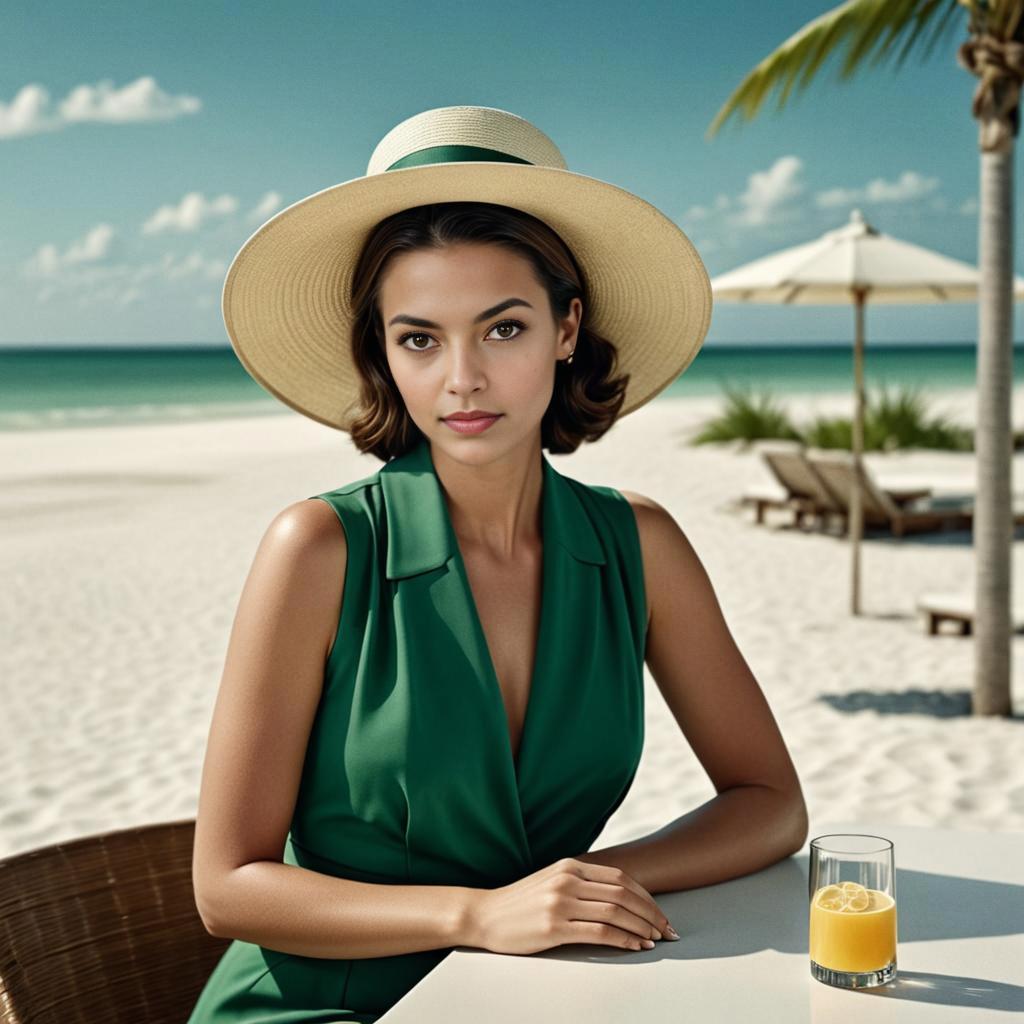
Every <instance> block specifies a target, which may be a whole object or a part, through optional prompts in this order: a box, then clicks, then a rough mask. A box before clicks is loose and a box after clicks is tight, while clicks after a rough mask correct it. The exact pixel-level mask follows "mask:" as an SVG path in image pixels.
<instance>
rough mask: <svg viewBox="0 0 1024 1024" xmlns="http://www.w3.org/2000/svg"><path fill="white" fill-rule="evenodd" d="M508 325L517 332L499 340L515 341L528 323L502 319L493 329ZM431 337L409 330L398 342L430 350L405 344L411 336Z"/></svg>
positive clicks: (414, 349)
mask: <svg viewBox="0 0 1024 1024" xmlns="http://www.w3.org/2000/svg"><path fill="white" fill-rule="evenodd" d="M508 327H514V328H515V329H516V331H517V333H516V334H511V335H503V336H499V337H498V338H497V339H496V340H497V341H513V340H514V339H516V338H518V337H519V334H521V333H522V332H523V331H525V330H526V324H524V323H523V322H522V321H521V320H501V321H499V322H498V323H496V324H495V325H494V326H493V327H492V328H491V331H497V330H501V329H505V328H508ZM429 337H430V335H429V334H424V333H423V332H422V331H408V332H407V333H405V334H403V335H402V336H401V337H400V338H399V339H398V344H399V345H400V346H401V347H402V348H407V349H409V351H410V352H429V351H430V348H429V347H428V346H421V345H406V344H405V343H406V342H407V341H408V340H409V339H411V338H429ZM488 337H490V335H489V334H488Z"/></svg>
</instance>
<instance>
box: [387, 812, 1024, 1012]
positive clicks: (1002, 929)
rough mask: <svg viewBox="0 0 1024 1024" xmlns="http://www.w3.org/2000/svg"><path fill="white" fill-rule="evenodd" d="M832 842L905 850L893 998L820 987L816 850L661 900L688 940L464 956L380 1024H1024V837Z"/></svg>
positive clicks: (908, 834)
mask: <svg viewBox="0 0 1024 1024" xmlns="http://www.w3.org/2000/svg"><path fill="white" fill-rule="evenodd" d="M830 832H861V833H867V834H871V835H879V836H885V837H887V838H889V839H891V840H892V841H893V843H894V846H895V859H896V908H897V933H898V941H897V977H896V979H895V980H894V981H893V982H891V983H890V984H888V985H883V986H880V987H878V988H874V989H859V990H850V989H837V988H833V987H831V986H829V985H825V984H823V983H822V982H819V981H816V980H815V979H814V978H812V977H811V974H810V963H809V958H808V950H807V922H808V904H807V868H808V845H805V846H804V848H803V850H802V851H801V852H800V853H798V854H796V855H794V856H793V857H789V858H787V859H786V860H784V861H780V862H779V863H778V864H774V865H772V866H771V867H769V868H766V869H765V870H763V871H759V872H757V873H756V874H753V875H747V876H745V877H743V878H738V879H733V880H732V881H729V882H723V883H720V884H718V885H712V886H705V887H704V888H701V889H691V890H684V891H682V892H677V893H660V894H656V895H655V899H656V900H657V902H658V904H659V905H660V906H661V907H662V908H663V909H664V910H665V912H666V914H667V916H668V918H669V920H670V921H672V922H673V924H675V926H676V928H677V930H678V931H679V932H680V934H681V936H682V938H681V939H680V940H679V941H678V942H669V941H663V942H659V943H657V945H656V946H655V948H654V949H652V950H650V951H647V950H641V951H639V952H636V953H632V952H627V951H624V950H618V951H616V950H612V949H611V948H610V947H602V946H595V945H584V944H575V945H572V946H558V947H555V948H554V949H551V950H546V951H544V952H542V953H536V954H534V955H532V956H507V955H503V954H497V953H491V952H489V951H487V950H481V949H473V948H463V947H459V948H457V949H455V950H454V951H453V952H451V953H450V954H449V955H448V956H447V957H445V959H444V960H443V961H442V962H441V963H440V964H439V965H438V966H437V967H436V968H435V969H434V970H433V971H431V972H430V974H428V975H427V976H426V977H425V978H424V979H423V980H422V981H421V982H420V983H419V984H418V985H417V986H416V987H415V988H414V989H412V991H410V992H409V993H407V994H406V996H405V997H404V998H403V999H401V1000H400V1001H399V1002H398V1003H396V1004H395V1006H393V1007H392V1008H391V1010H389V1011H388V1012H387V1013H386V1014H384V1015H383V1016H382V1017H381V1018H380V1021H381V1022H382V1024H405V1022H410V1024H411V1022H416V1024H427V1022H430V1024H432V1022H435V1021H437V1022H440V1021H444V1022H445V1024H458V1022H461V1021H465V1022H467V1024H470V1022H472V1024H481V1022H487V1024H504V1022H506V1021H507V1022H512V1021H514V1022H516V1024H523V1022H525V1021H529V1022H530V1024H548V1022H551V1024H554V1022H558V1024H571V1022H576V1021H583V1022H587V1024H591V1022H595V1024H596V1022H605V1021H608V1022H615V1024H626V1022H628V1024H633V1022H638V1024H642V1022H647V1021H669V1020H671V1021H674V1022H680V1024H683V1022H685V1024H699V1022H719V1021H721V1022H729V1024H746V1022H754V1021H756V1022H758V1024H769V1022H780V1024H781V1022H785V1024H801V1022H805V1021H806V1022H814V1024H826V1022H827V1024H845V1022H850V1024H865V1022H867V1024H876V1022H878V1024H881V1022H884V1021H899V1022H903V1021H929V1022H930V1021H934V1022H943V1024H947V1022H950V1021H953V1022H956V1021H964V1022H965V1024H970V1022H974V1021H990V1020H991V1021H1001V1022H1003V1024H1008V1022H1009V1021H1010V1020H1012V1019H1014V1018H1015V1017H1016V1016H1017V1014H1022V1013H1024V832H1014V833H1009V832H968V831H963V832H961V831H952V830H947V829H932V828H915V827H908V826H896V825H886V824H881V823H876V822H858V823H855V824H851V823H849V822H841V823H839V824H829V823H821V822H815V823H814V824H812V828H811V832H810V835H809V839H812V838H814V837H815V836H820V835H825V834H827V833H830ZM1014 1011H1016V1012H1014Z"/></svg>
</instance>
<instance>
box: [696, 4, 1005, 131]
mask: <svg viewBox="0 0 1024 1024" xmlns="http://www.w3.org/2000/svg"><path fill="white" fill-rule="evenodd" d="M1013 2H1019V0H1013ZM964 7H968V4H966V3H961V2H960V0H846V3H842V4H840V5H839V6H838V7H835V8H833V9H832V10H831V11H826V12H825V13H824V14H822V15H820V16H819V17H817V18H815V19H814V20H813V21H810V22H808V23H807V24H806V25H804V26H803V28H801V29H799V30H798V31H797V32H795V33H794V34H793V35H792V36H790V37H789V39H787V40H786V41H785V42H784V43H783V44H782V45H781V46H780V47H779V48H778V49H776V50H774V51H773V52H772V53H770V54H769V55H768V56H767V57H765V58H764V60H762V61H761V62H760V63H759V64H758V65H757V66H756V67H755V68H754V69H753V70H752V71H751V72H749V74H748V75H747V76H746V77H745V78H744V79H743V81H742V82H740V84H739V86H738V87H737V88H736V90H735V91H734V92H733V94H732V95H731V96H730V97H729V98H728V99H727V100H726V102H725V104H724V105H723V106H722V108H721V109H720V110H719V111H718V113H717V114H716V115H715V118H714V120H713V121H712V122H711V125H710V127H709V128H708V132H707V135H708V137H709V138H710V137H711V136H712V135H714V134H715V133H716V132H717V131H718V129H719V128H720V127H721V125H722V124H723V123H724V122H725V121H726V120H727V119H728V118H729V117H730V116H731V115H733V114H735V113H737V112H739V113H741V114H742V115H743V117H744V118H745V119H746V120H750V119H751V118H753V117H754V115H755V114H756V113H757V111H758V110H759V109H760V108H761V105H762V104H763V103H764V101H765V98H766V97H767V96H768V94H769V92H770V91H771V90H772V89H774V88H775V87H780V92H779V99H778V109H780V110H781V109H782V107H783V106H784V105H785V103H786V100H787V99H788V98H789V95H790V93H791V92H792V90H793V89H794V87H795V88H798V89H799V90H801V91H802V90H804V89H805V88H806V87H807V86H808V84H809V83H810V82H811V80H812V79H813V78H814V76H815V74H816V73H817V72H818V70H819V69H820V68H821V66H822V64H823V63H824V62H825V60H826V59H827V58H828V57H830V56H832V55H833V54H836V53H837V52H838V51H839V50H840V48H841V47H843V46H844V45H845V46H847V47H848V51H847V54H846V58H845V61H844V63H843V65H842V68H841V70H840V77H842V78H849V77H850V76H851V75H852V74H853V73H854V72H855V71H857V70H858V69H859V68H861V67H862V66H863V65H864V63H865V62H866V61H867V60H868V59H869V58H871V62H872V63H878V62H879V61H881V60H884V59H885V58H886V57H888V56H889V55H890V53H891V50H892V47H893V45H894V44H896V43H897V42H902V43H903V46H902V48H901V49H900V52H899V54H898V56H897V58H896V63H897V66H898V65H899V64H900V63H902V61H903V60H904V59H905V58H906V57H907V55H908V54H909V53H910V52H911V50H912V49H914V47H916V46H918V45H921V44H922V43H923V42H924V40H925V38H926V35H927V33H926V32H925V29H926V27H930V28H931V29H932V31H931V33H930V36H928V38H927V46H926V52H925V56H926V57H927V56H929V55H930V54H931V52H932V50H933V49H934V47H935V45H936V43H937V42H938V40H939V39H941V38H943V37H944V36H945V35H946V34H947V33H948V32H949V31H950V29H951V28H952V27H954V23H953V22H952V21H951V19H952V16H953V13H954V12H955V11H957V10H959V9H961V8H964Z"/></svg>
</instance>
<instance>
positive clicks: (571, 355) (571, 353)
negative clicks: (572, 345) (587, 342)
mask: <svg viewBox="0 0 1024 1024" xmlns="http://www.w3.org/2000/svg"><path fill="white" fill-rule="evenodd" d="M575 354H576V349H573V350H572V352H570V353H569V358H568V359H566V362H567V363H570V364H571V363H572V357H573V356H574V355H575Z"/></svg>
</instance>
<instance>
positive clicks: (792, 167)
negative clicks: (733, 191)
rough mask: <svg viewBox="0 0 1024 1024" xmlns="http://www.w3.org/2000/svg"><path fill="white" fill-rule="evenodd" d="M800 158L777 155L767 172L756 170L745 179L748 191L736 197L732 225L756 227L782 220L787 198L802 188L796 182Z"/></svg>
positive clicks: (788, 199) (785, 212) (800, 162)
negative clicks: (737, 208)
mask: <svg viewBox="0 0 1024 1024" xmlns="http://www.w3.org/2000/svg"><path fill="white" fill-rule="evenodd" d="M802 169H803V161H802V160H801V159H800V158H799V157H798V156H791V155H790V156H780V157H779V159H778V160H776V161H775V163H773V164H772V165H771V167H769V168H768V170H766V171H755V172H754V173H753V174H751V175H750V177H749V178H747V190H746V191H745V192H744V193H743V194H742V195H740V196H739V198H738V205H739V212H738V213H737V214H736V215H735V216H734V217H733V218H732V222H733V223H734V224H743V225H750V226H759V225H762V224H768V223H770V222H772V221H776V220H780V219H783V218H784V217H785V216H786V214H787V213H791V212H792V209H791V208H790V209H788V210H787V206H788V204H789V203H790V200H792V199H795V198H796V197H797V196H799V195H800V194H801V193H802V192H803V191H804V185H803V182H801V181H799V180H798V179H799V177H800V173H801V171H802Z"/></svg>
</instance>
